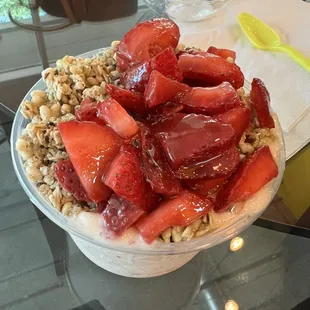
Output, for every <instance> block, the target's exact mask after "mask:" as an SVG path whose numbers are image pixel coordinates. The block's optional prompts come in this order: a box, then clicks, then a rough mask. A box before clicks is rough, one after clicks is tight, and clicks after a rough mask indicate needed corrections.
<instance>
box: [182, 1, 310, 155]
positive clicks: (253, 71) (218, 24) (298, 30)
mask: <svg viewBox="0 0 310 310" xmlns="http://www.w3.org/2000/svg"><path fill="white" fill-rule="evenodd" d="M280 9H281V11H280ZM241 12H248V13H250V14H253V15H255V16H257V17H258V18H260V19H262V20H263V21H264V22H266V23H267V24H269V25H270V26H272V27H273V28H274V29H275V30H276V31H277V32H278V33H279V34H280V37H281V39H283V41H284V42H286V43H288V44H290V45H292V46H294V47H295V48H297V49H299V50H300V51H301V52H303V53H304V54H305V55H306V56H308V57H310V39H309V35H308V34H307V32H308V30H307V29H310V19H309V16H310V4H308V3H305V2H302V1H298V0H285V1H283V0H244V1H233V0H232V1H230V2H229V3H228V5H227V7H226V8H225V9H224V10H222V11H219V12H218V13H217V14H216V15H215V16H214V17H212V18H209V19H206V20H204V21H202V22H198V23H178V24H179V27H180V29H181V33H182V36H181V42H182V43H184V44H186V45H187V46H196V47H200V48H202V49H206V48H208V47H209V46H210V45H214V46H216V47H223V48H225V47H226V48H231V49H233V50H235V51H236V52H237V60H236V63H237V64H238V65H239V66H240V67H241V69H242V71H243V73H244V74H245V77H246V79H248V80H249V81H251V80H252V78H253V77H258V78H261V79H262V80H263V81H264V82H265V84H266V86H267V88H268V90H269V92H270V96H271V105H272V108H273V109H274V111H275V112H276V113H277V114H278V116H279V120H280V123H281V126H282V128H283V131H284V138H285V143H286V153H287V158H290V157H291V156H292V155H294V154H295V153H296V152H297V151H298V150H299V149H301V147H303V146H304V145H305V144H306V143H307V142H308V141H309V140H310V73H309V72H307V71H306V70H305V69H303V68H301V67H300V66H299V65H298V64H296V63H295V61H294V60H292V59H291V58H290V57H289V56H287V55H285V54H282V53H276V52H269V51H262V50H258V49H256V48H254V47H253V46H252V45H251V43H250V42H249V41H248V39H247V38H246V37H245V35H244V34H243V33H242V31H241V29H240V27H239V25H238V22H237V17H238V14H239V13H241ZM280 12H281V13H280Z"/></svg>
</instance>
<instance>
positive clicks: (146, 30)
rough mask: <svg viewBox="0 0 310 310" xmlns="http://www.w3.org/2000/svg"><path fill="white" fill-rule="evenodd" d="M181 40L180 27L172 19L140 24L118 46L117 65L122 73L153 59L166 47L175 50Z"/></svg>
mask: <svg viewBox="0 0 310 310" xmlns="http://www.w3.org/2000/svg"><path fill="white" fill-rule="evenodd" d="M179 38H180V31H179V27H178V26H177V25H176V24H175V23H174V22H173V21H172V20H170V19H166V18H156V19H153V20H149V21H144V22H142V23H139V24H137V25H136V26H135V27H133V28H131V29H130V30H129V31H128V32H127V33H126V34H125V36H124V37H123V39H122V40H121V42H120V43H119V45H118V46H117V50H116V56H117V65H118V67H119V69H120V71H125V70H127V69H128V67H130V66H133V65H135V64H139V63H141V62H143V61H146V60H149V59H151V58H152V57H154V56H155V55H157V54H158V53H160V52H161V51H162V50H164V49H165V48H166V47H169V46H171V47H172V48H175V47H176V46H177V45H178V42H179ZM120 60H121V61H120Z"/></svg>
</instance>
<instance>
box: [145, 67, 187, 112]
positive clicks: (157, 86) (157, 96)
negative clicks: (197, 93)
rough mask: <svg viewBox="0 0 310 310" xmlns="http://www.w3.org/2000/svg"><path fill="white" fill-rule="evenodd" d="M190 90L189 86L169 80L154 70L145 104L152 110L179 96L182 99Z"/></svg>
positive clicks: (146, 90)
mask: <svg viewBox="0 0 310 310" xmlns="http://www.w3.org/2000/svg"><path fill="white" fill-rule="evenodd" d="M190 90H191V88H190V87H189V86H187V85H185V84H182V83H179V82H177V81H175V80H172V79H169V78H167V77H165V76H164V75H163V74H161V73H160V72H158V71H156V70H154V71H152V73H151V76H150V79H149V81H148V83H147V86H146V88H145V91H144V98H145V104H146V105H147V106H148V107H150V108H152V107H154V106H157V105H160V104H162V103H166V102H168V101H171V100H174V99H175V98H176V97H177V95H179V96H180V97H182V96H185V94H186V93H188V92H189V91H190Z"/></svg>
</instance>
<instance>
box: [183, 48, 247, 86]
mask: <svg viewBox="0 0 310 310" xmlns="http://www.w3.org/2000/svg"><path fill="white" fill-rule="evenodd" d="M179 67H180V69H181V71H182V73H183V77H184V79H189V80H198V81H202V82H205V83H207V84H208V85H209V86H216V85H219V84H221V83H223V82H229V83H230V84H231V85H232V86H233V87H234V88H235V89H238V88H240V87H242V86H243V84H244V76H243V73H242V72H241V70H240V68H239V67H238V66H237V65H236V64H235V63H230V62H228V61H226V60H225V59H223V58H221V57H219V56H217V55H213V54H210V53H199V54H197V55H191V54H182V55H180V57H179Z"/></svg>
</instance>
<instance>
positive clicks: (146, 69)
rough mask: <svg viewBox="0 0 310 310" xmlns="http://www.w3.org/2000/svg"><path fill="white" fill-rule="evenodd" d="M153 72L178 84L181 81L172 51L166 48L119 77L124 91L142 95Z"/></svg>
mask: <svg viewBox="0 0 310 310" xmlns="http://www.w3.org/2000/svg"><path fill="white" fill-rule="evenodd" d="M153 70H156V71H158V72H160V73H162V74H163V75H164V76H166V77H169V78H171V79H174V80H177V81H178V82H182V80H183V76H182V72H181V70H180V68H179V65H178V60H177V58H176V56H175V54H174V51H173V49H172V48H171V47H168V48H166V49H165V50H164V51H162V52H161V53H159V54H158V55H156V56H155V57H154V58H152V59H151V60H149V61H146V62H144V63H142V64H140V65H138V66H135V67H133V68H131V69H129V70H127V71H126V72H124V73H123V74H122V76H121V82H122V84H124V86H125V88H126V89H129V90H132V91H136V92H140V93H143V91H144V89H145V86H146V84H147V82H148V80H149V78H150V75H151V73H152V71H153Z"/></svg>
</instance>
